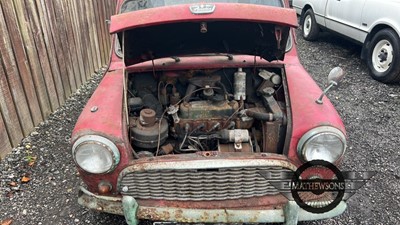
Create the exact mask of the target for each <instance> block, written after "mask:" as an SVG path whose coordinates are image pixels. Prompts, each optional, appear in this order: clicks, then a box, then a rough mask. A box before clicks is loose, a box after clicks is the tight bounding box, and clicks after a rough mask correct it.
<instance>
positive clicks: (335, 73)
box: [328, 67, 344, 86]
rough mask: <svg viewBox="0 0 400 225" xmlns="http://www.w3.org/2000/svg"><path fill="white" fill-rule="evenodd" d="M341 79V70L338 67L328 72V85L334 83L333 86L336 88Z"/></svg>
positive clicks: (342, 72) (342, 74)
mask: <svg viewBox="0 0 400 225" xmlns="http://www.w3.org/2000/svg"><path fill="white" fill-rule="evenodd" d="M343 77H344V71H343V69H342V68H340V67H335V68H333V69H332V70H331V72H329V75H328V84H329V85H330V84H332V83H334V86H336V85H338V84H339V83H340V81H341V80H342V79H343Z"/></svg>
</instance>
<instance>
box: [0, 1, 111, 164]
mask: <svg viewBox="0 0 400 225" xmlns="http://www.w3.org/2000/svg"><path fill="white" fill-rule="evenodd" d="M115 5H116V1H115V0H0V35H1V37H0V159H1V158H2V156H3V157H4V155H5V154H6V153H7V152H9V151H10V150H11V149H12V147H14V146H16V145H17V144H18V143H19V142H20V141H21V140H22V138H23V137H25V136H26V135H28V134H30V132H32V131H33V129H34V127H35V125H38V124H39V123H40V122H41V121H43V120H44V119H45V118H46V117H47V116H48V115H49V114H50V113H51V112H52V111H54V110H55V109H57V108H58V107H59V106H61V105H62V104H63V103H64V102H65V100H66V99H67V98H68V97H69V96H70V95H71V93H73V92H75V90H76V89H77V88H79V86H80V85H81V84H82V83H84V82H85V81H86V80H87V79H88V78H89V77H90V76H91V74H92V73H93V72H94V71H95V70H97V69H99V68H100V67H101V66H102V65H104V64H106V63H107V62H108V57H109V52H110V51H109V49H110V35H109V33H108V26H107V24H106V23H105V20H106V19H109V18H110V17H111V15H112V13H113V12H114V11H115Z"/></svg>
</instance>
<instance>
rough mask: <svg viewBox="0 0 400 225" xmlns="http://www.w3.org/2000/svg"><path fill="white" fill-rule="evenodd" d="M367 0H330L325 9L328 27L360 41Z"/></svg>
mask: <svg viewBox="0 0 400 225" xmlns="http://www.w3.org/2000/svg"><path fill="white" fill-rule="evenodd" d="M365 2H366V0H328V4H327V6H326V11H325V14H326V27H327V28H328V29H330V30H333V31H336V32H338V33H340V34H343V35H345V36H347V37H350V38H351V39H354V40H356V41H360V39H361V36H362V31H361V30H360V28H361V17H362V11H363V8H364V5H365ZM377 10H379V9H377Z"/></svg>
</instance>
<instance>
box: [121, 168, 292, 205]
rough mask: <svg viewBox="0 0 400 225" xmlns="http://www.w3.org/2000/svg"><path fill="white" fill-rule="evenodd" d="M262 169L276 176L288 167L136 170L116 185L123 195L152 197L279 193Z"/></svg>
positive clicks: (202, 197)
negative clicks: (262, 172)
mask: <svg viewBox="0 0 400 225" xmlns="http://www.w3.org/2000/svg"><path fill="white" fill-rule="evenodd" d="M261 170H267V171H269V172H271V177H277V178H279V177H280V176H281V174H282V172H283V171H288V172H289V171H291V170H289V169H287V168H284V167H279V166H268V167H246V168H223V169H222V168H221V169H210V170H208V169H201V170H196V169H190V170H166V169H162V170H148V171H135V172H128V173H125V174H124V176H123V177H122V178H121V180H120V183H119V188H120V191H121V192H122V194H123V195H129V196H132V197H134V198H136V199H153V200H181V201H207V200H230V199H241V198H251V197H259V196H266V195H276V194H278V193H279V192H278V190H277V189H276V188H275V187H274V186H272V185H271V184H270V183H269V182H268V181H267V180H266V179H265V178H263V177H262V176H261V175H260V174H259V171H261ZM274 181H276V180H275V179H274Z"/></svg>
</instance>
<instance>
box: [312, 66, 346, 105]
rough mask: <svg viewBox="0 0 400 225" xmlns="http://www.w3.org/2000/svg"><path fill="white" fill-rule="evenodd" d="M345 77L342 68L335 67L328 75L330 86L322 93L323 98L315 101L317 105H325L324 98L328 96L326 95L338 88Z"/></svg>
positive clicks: (320, 97)
mask: <svg viewBox="0 0 400 225" xmlns="http://www.w3.org/2000/svg"><path fill="white" fill-rule="evenodd" d="M343 77H344V71H343V69H342V68H340V67H335V68H333V69H332V70H331V72H329V75H328V86H327V87H326V88H325V90H324V91H323V92H322V94H321V96H319V98H318V99H317V100H316V101H315V102H316V103H317V104H323V101H322V99H323V98H324V96H325V95H326V93H328V91H329V90H330V89H331V88H333V87H336V86H337V85H338V84H339V83H340V81H341V80H342V79H343Z"/></svg>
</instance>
